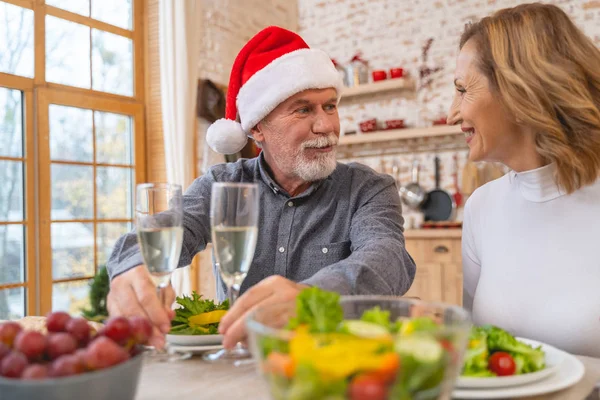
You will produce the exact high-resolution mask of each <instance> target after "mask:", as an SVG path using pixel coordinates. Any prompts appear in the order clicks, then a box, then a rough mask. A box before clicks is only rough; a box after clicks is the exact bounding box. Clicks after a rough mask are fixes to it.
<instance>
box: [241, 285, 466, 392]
mask: <svg viewBox="0 0 600 400" xmlns="http://www.w3.org/2000/svg"><path fill="white" fill-rule="evenodd" d="M247 327H248V334H249V344H250V348H251V350H252V354H253V356H254V357H255V359H256V361H257V364H258V368H259V372H260V374H261V375H262V376H263V377H264V378H265V380H266V382H267V384H268V387H269V391H270V394H271V397H272V398H273V399H277V400H279V399H290V400H291V399H293V400H309V399H310V400H319V399H328V400H333V399H340V400H341V399H350V400H384V399H398V400H413V399H414V400H421V399H449V398H450V395H451V392H452V389H453V387H454V382H455V380H456V378H457V377H458V375H459V373H460V371H461V368H462V359H463V354H464V353H465V348H466V344H467V339H468V336H469V332H470V329H471V321H470V315H469V313H468V312H467V311H465V310H464V309H463V308H461V307H458V306H453V305H448V304H440V303H427V302H422V301H418V300H409V299H403V298H399V297H385V296H345V297H340V296H339V295H337V294H336V293H332V292H326V291H323V290H320V289H318V288H310V289H306V290H304V291H303V292H302V293H301V294H300V295H299V296H298V298H297V300H296V301H295V302H291V303H280V304H274V305H269V306H264V307H262V308H258V309H257V310H256V311H254V312H253V313H252V314H251V315H250V316H249V317H248V319H247Z"/></svg>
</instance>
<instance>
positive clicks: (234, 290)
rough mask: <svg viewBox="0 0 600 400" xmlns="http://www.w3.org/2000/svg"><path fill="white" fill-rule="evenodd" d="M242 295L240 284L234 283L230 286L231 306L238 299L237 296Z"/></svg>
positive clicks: (228, 291) (228, 292) (228, 293)
mask: <svg viewBox="0 0 600 400" xmlns="http://www.w3.org/2000/svg"><path fill="white" fill-rule="evenodd" d="M239 295H240V286H239V285H235V284H234V285H232V286H230V287H229V290H227V296H228V297H229V307H231V306H232V305H233V303H235V301H236V300H237V298H238V297H239Z"/></svg>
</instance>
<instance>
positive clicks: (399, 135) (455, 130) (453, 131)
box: [339, 125, 463, 146]
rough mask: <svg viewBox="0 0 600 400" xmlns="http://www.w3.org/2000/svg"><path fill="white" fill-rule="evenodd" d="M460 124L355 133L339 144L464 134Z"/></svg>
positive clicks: (341, 139)
mask: <svg viewBox="0 0 600 400" xmlns="http://www.w3.org/2000/svg"><path fill="white" fill-rule="evenodd" d="M462 134H463V133H462V131H461V129H460V126H448V125H439V126H432V127H429V128H408V129H394V130H389V131H379V132H373V133H355V134H353V135H344V136H342V137H340V141H339V145H340V146H346V145H354V144H367V143H378V142H389V141H393V140H394V141H395V140H407V139H418V138H428V137H436V136H453V135H462Z"/></svg>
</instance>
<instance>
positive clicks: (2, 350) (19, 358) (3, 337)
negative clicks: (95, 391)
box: [0, 312, 152, 379]
mask: <svg viewBox="0 0 600 400" xmlns="http://www.w3.org/2000/svg"><path fill="white" fill-rule="evenodd" d="M46 328H47V329H48V335H44V334H42V333H40V332H37V331H28V330H23V329H22V328H21V325H19V324H18V323H16V322H4V323H2V324H0V375H1V376H4V377H6V378H16V379H44V378H57V377H61V376H71V375H76V374H81V373H84V372H88V371H97V370H100V369H104V368H109V367H112V366H113V365H117V364H119V363H122V362H124V361H126V360H128V359H129V358H130V357H132V356H133V355H135V354H136V352H137V351H138V349H139V346H138V345H145V344H147V343H148V340H149V339H150V336H151V335H152V325H151V324H150V322H149V321H148V320H147V319H146V318H142V317H132V318H130V319H127V318H123V317H116V318H111V319H109V320H108V321H107V323H106V325H105V326H104V327H103V328H102V329H101V330H100V331H99V332H97V333H96V334H94V332H93V331H92V329H91V327H90V325H89V324H88V323H87V321H86V320H85V319H84V318H71V316H70V315H69V314H67V313H65V312H53V313H50V314H49V315H48V317H47V319H46Z"/></svg>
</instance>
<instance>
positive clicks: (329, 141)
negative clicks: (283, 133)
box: [293, 136, 338, 182]
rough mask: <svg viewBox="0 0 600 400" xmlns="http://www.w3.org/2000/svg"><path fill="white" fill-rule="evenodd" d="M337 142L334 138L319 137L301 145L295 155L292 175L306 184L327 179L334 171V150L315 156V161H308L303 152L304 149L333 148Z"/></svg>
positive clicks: (335, 163)
mask: <svg viewBox="0 0 600 400" xmlns="http://www.w3.org/2000/svg"><path fill="white" fill-rule="evenodd" d="M337 142H338V139H337V137H335V136H326V137H325V136H321V137H318V138H316V139H313V140H308V141H306V142H304V143H302V147H301V149H300V151H299V152H298V153H297V154H296V160H295V161H296V162H295V163H294V164H295V165H294V166H293V171H294V173H295V174H296V175H297V176H298V177H300V178H302V179H304V180H305V181H307V182H313V181H318V180H321V179H325V178H327V177H328V176H329V175H331V174H332V173H333V171H335V168H336V166H337V161H336V158H335V153H336V152H335V148H334V149H333V151H331V152H329V153H322V154H317V157H316V159H314V160H308V159H306V157H304V154H303V151H304V149H306V148H315V147H317V148H318V147H327V146H335V145H336V144H337Z"/></svg>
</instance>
